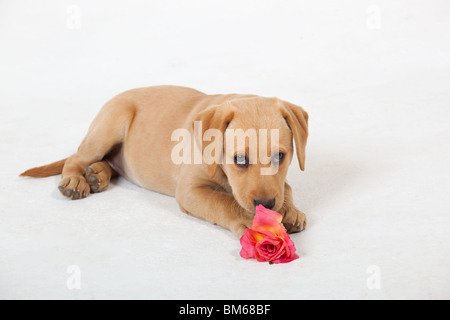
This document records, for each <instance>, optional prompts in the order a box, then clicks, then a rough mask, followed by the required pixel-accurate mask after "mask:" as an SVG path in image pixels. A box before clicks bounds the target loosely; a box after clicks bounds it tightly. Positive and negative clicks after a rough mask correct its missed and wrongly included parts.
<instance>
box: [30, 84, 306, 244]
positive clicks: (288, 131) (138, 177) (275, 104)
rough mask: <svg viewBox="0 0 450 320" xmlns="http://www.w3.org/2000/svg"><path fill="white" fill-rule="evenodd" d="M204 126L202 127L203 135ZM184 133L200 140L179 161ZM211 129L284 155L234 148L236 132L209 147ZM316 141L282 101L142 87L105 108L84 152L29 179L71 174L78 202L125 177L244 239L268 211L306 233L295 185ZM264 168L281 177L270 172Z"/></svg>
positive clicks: (68, 181)
mask: <svg viewBox="0 0 450 320" xmlns="http://www.w3.org/2000/svg"><path fill="white" fill-rule="evenodd" d="M196 122H197V123H198V124H200V125H201V128H200V129H199V130H196V128H195V123H196ZM180 129H183V131H182V132H189V133H190V135H189V137H191V140H189V141H187V143H186V144H185V145H186V146H189V147H191V146H192V149H190V153H191V154H189V155H188V156H186V157H185V158H184V159H185V160H189V161H185V162H184V163H181V164H180V163H178V164H177V163H175V162H174V161H173V157H174V148H175V147H176V146H177V144H178V143H179V141H177V140H176V139H174V132H176V131H177V130H180ZM209 129H214V130H216V131H215V132H220V133H223V134H225V131H227V132H228V130H239V129H241V130H243V131H245V132H250V131H247V130H249V129H255V130H256V131H255V132H257V133H256V139H258V140H261V139H264V140H266V141H265V142H266V143H268V144H269V145H274V144H275V147H276V150H278V151H277V153H276V154H268V156H269V157H270V158H271V159H272V161H271V163H270V164H267V163H265V164H263V163H261V161H259V159H258V154H257V152H258V151H259V149H260V145H259V144H258V146H259V147H258V148H257V149H253V150H250V148H249V146H248V143H247V141H248V140H250V137H247V138H249V139H247V140H245V139H244V140H241V142H239V141H238V142H237V143H234V141H233V143H230V144H229V143H226V142H227V135H224V137H223V139H219V138H218V137H217V136H214V138H213V139H211V138H210V139H207V140H211V141H203V140H204V137H205V134H207V133H208V130H209ZM260 129H267V130H273V129H276V130H277V133H278V139H277V141H275V139H273V138H272V136H262V134H261V133H260V132H261V131H258V130H260ZM196 131H197V132H196ZM307 136H308V114H307V113H306V112H305V111H304V110H303V109H302V108H301V107H298V106H295V105H292V104H290V103H287V102H284V101H281V100H279V99H277V98H263V97H259V96H255V95H237V94H230V95H206V94H204V93H202V92H199V91H197V90H194V89H190V88H184V87H176V86H158V87H148V88H140V89H134V90H130V91H126V92H124V93H122V94H119V95H118V96H116V97H114V98H113V99H111V100H110V101H108V102H107V103H106V104H105V105H104V107H103V108H102V109H101V111H100V112H99V114H98V115H97V116H96V118H95V119H94V121H93V122H92V124H91V126H90V128H89V131H88V133H87V135H86V137H85V138H84V140H83V141H82V143H81V145H80V147H79V148H78V151H77V153H75V154H74V155H72V156H71V157H69V158H68V159H65V160H61V161H58V162H55V163H53V164H50V165H47V166H43V167H39V168H34V169H30V170H28V171H26V172H24V173H23V174H22V175H24V176H34V177H41V176H48V175H52V174H59V173H62V178H61V183H60V185H59V189H60V191H61V193H62V194H63V195H64V196H66V197H68V198H70V199H74V200H75V199H81V198H84V197H86V196H87V195H89V194H90V193H91V192H100V191H104V190H105V189H106V188H107V187H108V184H109V181H110V179H111V178H112V177H114V176H116V175H122V176H124V177H125V178H126V179H128V180H129V181H131V182H133V183H135V184H137V185H139V186H141V187H144V188H147V189H150V190H153V191H157V192H160V193H163V194H167V195H170V196H174V197H176V199H177V202H178V204H179V206H180V208H181V210H182V211H184V212H186V213H188V214H190V215H193V216H195V217H197V218H200V219H203V220H207V221H209V222H211V223H214V224H218V225H221V226H223V227H225V228H227V229H229V230H231V231H232V232H233V233H234V234H236V235H237V236H241V235H242V234H243V232H244V230H245V228H247V227H250V226H251V224H252V220H253V215H254V208H255V206H256V205H258V204H263V205H264V206H266V207H268V208H271V209H273V210H275V211H278V212H280V213H281V214H282V215H283V216H284V218H283V223H284V224H285V226H286V228H287V229H288V231H289V232H298V231H301V230H303V229H304V228H305V226H306V216H305V215H304V214H303V213H302V212H301V211H299V210H298V209H297V208H296V207H295V205H294V203H293V199H292V191H291V188H290V186H289V185H288V184H287V183H286V182H285V178H286V174H287V168H288V166H289V164H290V162H291V160H292V157H293V155H294V148H293V141H294V142H295V144H296V149H297V156H298V160H299V164H300V167H301V169H302V170H304V165H305V147H306V139H307ZM228 140H234V137H231V138H228ZM229 145H231V147H229ZM208 146H209V147H215V148H216V149H215V152H213V153H211V155H212V157H213V158H214V160H215V161H213V162H209V163H205V162H204V161H201V162H200V163H199V162H198V161H197V162H196V161H195V159H194V158H195V156H194V153H195V152H200V153H201V154H202V153H203V152H205V151H207V148H208ZM227 148H228V149H229V150H227ZM218 150H220V152H218ZM274 157H275V158H274ZM236 159H239V160H236ZM274 159H275V160H274ZM251 160H253V162H252V161H251ZM238 161H239V162H238ZM250 163H252V164H250ZM274 163H275V165H274ZM263 168H265V169H267V170H269V171H270V170H272V171H273V172H272V174H265V175H262V174H261V169H263Z"/></svg>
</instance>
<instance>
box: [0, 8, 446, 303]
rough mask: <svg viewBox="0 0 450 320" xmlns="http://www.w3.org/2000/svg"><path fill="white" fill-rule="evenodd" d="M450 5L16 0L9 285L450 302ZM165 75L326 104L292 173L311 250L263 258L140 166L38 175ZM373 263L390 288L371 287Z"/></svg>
mask: <svg viewBox="0 0 450 320" xmlns="http://www.w3.org/2000/svg"><path fill="white" fill-rule="evenodd" d="M77 10H78V11H77ZM449 10H450V4H449V2H448V1H445V0H433V1H387V0H386V1H379V0H373V1H356V0H352V1H339V2H335V1H331V0H329V1H315V2H312V1H281V2H280V1H261V0H259V1H241V0H240V1H235V0H233V1H226V2H223V1H170V2H169V1H145V2H144V1H127V2H119V1H95V2H93V1H81V0H74V1H50V0H48V1H11V0H9V1H1V2H0V154H1V157H0V298H2V299H18V298H20V299H32V298H38V299H49V298H60V299H81V298H87V299H102V298H139V299H142V298H143V299H145V298H151V299H314V298H325V299H335V298H345V299H349V298H356V299H404V298H406V299H419V298H425V299H445V298H446V299H449V298H450V273H449V266H450V244H449V243H450V232H449V230H450V215H449V208H450V200H449V191H450V190H449V189H450V188H449V184H450V182H449V181H450V179H449V178H450V175H449V173H450V170H449V160H450V151H449V141H450V126H449V118H450V108H449V101H450V90H449V88H450V72H449V71H450V38H449V37H448V34H449V31H450V24H449V21H448V13H449ZM77 12H80V15H79V17H80V19H79V20H77V16H76V14H77ZM74 19H75V20H74ZM78 22H79V23H78ZM78 27H79V28H78ZM159 84H176V85H184V86H189V87H193V88H196V89H198V90H202V91H204V92H207V93H231V92H237V93H253V94H260V95H263V96H278V97H280V98H282V99H285V100H288V101H291V102H293V103H296V104H299V105H302V106H303V107H304V108H305V109H306V110H307V111H308V112H309V115H310V139H309V142H308V148H307V162H306V167H307V170H306V171H305V172H300V170H299V169H298V166H297V164H296V163H293V164H292V166H291V168H290V171H289V174H288V181H289V182H290V183H291V185H292V187H293V190H294V196H295V202H296V204H297V206H298V207H299V208H300V209H301V210H303V211H304V212H305V213H307V215H308V218H309V226H308V229H307V230H306V231H305V232H302V233H300V234H295V235H293V236H292V239H293V241H294V242H295V244H296V246H297V251H298V253H299V255H300V259H298V260H296V261H294V262H291V263H289V264H285V265H269V264H267V263H257V262H256V261H254V260H253V261H251V260H244V259H242V258H240V256H239V250H240V244H239V241H238V239H236V238H235V237H234V236H233V235H232V234H231V233H230V232H229V231H226V230H224V229H222V228H220V227H217V226H213V225H210V224H208V223H206V222H202V221H199V220H196V219H194V218H192V217H189V216H187V215H185V214H183V213H182V212H181V211H180V210H179V209H178V206H177V204H176V202H175V199H173V198H170V197H167V196H164V195H160V194H157V193H154V192H151V191H148V190H144V189H141V188H139V187H136V186H134V185H132V184H131V183H129V182H127V181H125V180H124V179H119V180H117V181H116V182H114V183H113V184H112V186H111V187H110V189H109V190H108V191H107V192H104V193H101V194H95V195H92V196H90V197H88V198H87V199H85V200H81V201H69V200H66V199H64V198H63V197H62V196H61V195H60V194H59V192H58V190H57V188H56V187H57V184H58V181H59V177H57V176H56V177H50V178H45V179H24V178H19V177H18V174H19V173H20V172H22V171H24V170H25V169H28V168H30V167H33V166H37V165H42V164H46V163H49V162H53V161H55V160H59V159H62V158H65V157H67V156H69V155H70V154H72V153H73V152H74V151H75V150H76V148H77V147H78V144H79V142H80V141H81V139H82V138H83V136H84V134H85V133H86V130H87V127H88V126H89V124H90V122H91V121H92V119H93V117H94V116H95V114H96V113H97V112H98V110H99V109H100V107H101V106H102V104H103V103H104V102H105V101H106V100H108V99H109V98H111V97H112V96H113V95H115V94H117V93H119V92H121V91H124V90H127V89H130V88H134V87H141V86H150V85H159ZM168 121H170V119H168ZM69 266H77V267H79V270H80V271H81V277H80V284H81V288H80V289H78V290H77V289H75V290H69V289H68V287H67V285H66V282H67V280H68V278H69V277H70V276H71V275H70V274H68V273H67V269H68V267H69ZM371 266H376V267H378V270H379V271H380V273H379V274H376V275H375V276H377V277H378V276H379V280H380V281H379V284H380V287H379V289H370V288H371V287H370V286H368V285H367V281H368V279H369V282H370V279H373V278H371V277H372V276H373V275H372V274H371V273H368V268H369V271H370V270H371V269H370V267H371Z"/></svg>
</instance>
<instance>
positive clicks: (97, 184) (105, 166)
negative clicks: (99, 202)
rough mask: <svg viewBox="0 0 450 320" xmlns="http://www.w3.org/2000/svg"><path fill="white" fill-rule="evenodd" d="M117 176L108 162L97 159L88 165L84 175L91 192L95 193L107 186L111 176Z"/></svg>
mask: <svg viewBox="0 0 450 320" xmlns="http://www.w3.org/2000/svg"><path fill="white" fill-rule="evenodd" d="M117 176H118V173H117V172H116V171H114V169H113V168H111V166H110V165H109V163H108V162H106V161H99V162H95V163H93V164H91V165H90V166H89V167H88V169H87V170H86V174H85V176H84V177H85V178H86V181H87V183H89V186H90V187H91V192H92V193H96V192H102V191H105V190H106V189H107V188H108V186H109V182H110V181H111V178H114V177H117Z"/></svg>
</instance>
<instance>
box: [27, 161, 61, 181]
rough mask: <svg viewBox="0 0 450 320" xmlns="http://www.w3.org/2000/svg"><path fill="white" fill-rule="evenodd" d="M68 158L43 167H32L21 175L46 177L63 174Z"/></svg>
mask: <svg viewBox="0 0 450 320" xmlns="http://www.w3.org/2000/svg"><path fill="white" fill-rule="evenodd" d="M66 160H67V158H66V159H63V160H59V161H56V162H53V163H50V164H47V165H45V166H42V167H37V168H32V169H29V170H27V171H25V172H22V173H21V174H20V176H21V177H33V178H44V177H49V176H54V175H57V174H61V173H62V170H63V168H64V164H65V163H66Z"/></svg>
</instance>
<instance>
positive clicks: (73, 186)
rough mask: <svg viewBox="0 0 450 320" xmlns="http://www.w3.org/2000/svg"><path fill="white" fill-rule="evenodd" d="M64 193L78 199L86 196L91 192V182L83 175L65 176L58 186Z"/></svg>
mask: <svg viewBox="0 0 450 320" xmlns="http://www.w3.org/2000/svg"><path fill="white" fill-rule="evenodd" d="M58 189H59V191H61V193H62V195H63V196H65V197H67V198H69V199H71V200H78V199H84V198H86V197H87V196H88V195H89V193H90V188H89V184H88V183H87V182H86V180H85V179H84V177H83V176H71V177H64V178H62V179H61V182H60V183H59V186H58Z"/></svg>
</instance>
